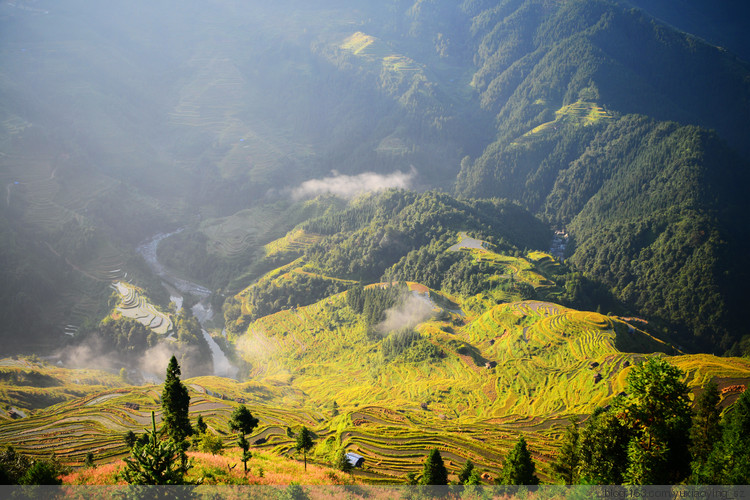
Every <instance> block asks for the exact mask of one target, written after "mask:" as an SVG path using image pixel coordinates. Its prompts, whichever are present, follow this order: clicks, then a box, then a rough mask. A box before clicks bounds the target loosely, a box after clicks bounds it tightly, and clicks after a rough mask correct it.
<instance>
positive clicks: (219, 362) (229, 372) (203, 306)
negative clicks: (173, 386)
mask: <svg viewBox="0 0 750 500" xmlns="http://www.w3.org/2000/svg"><path fill="white" fill-rule="evenodd" d="M180 231H182V230H181V229H180V230H178V231H174V232H171V233H160V234H157V235H156V236H154V237H153V238H151V239H150V240H148V241H147V242H145V243H143V244H142V245H140V246H139V247H138V253H139V254H141V256H142V257H143V258H144V259H145V261H146V263H147V264H148V266H149V267H150V268H151V270H152V271H153V272H154V273H155V274H156V275H157V276H159V277H160V278H161V279H162V281H164V284H165V286H166V288H167V290H169V293H170V296H171V299H172V301H173V302H174V303H175V304H177V307H178V308H181V307H182V303H183V296H184V295H192V296H193V297H196V298H198V303H197V304H195V305H194V306H193V307H192V308H191V310H192V311H193V315H194V316H195V317H196V319H197V320H198V321H199V322H200V324H201V326H203V325H204V324H205V323H206V322H207V321H210V320H211V319H212V318H213V317H214V311H213V308H212V307H211V304H210V302H209V300H208V298H209V297H210V296H211V290H209V289H208V288H206V287H203V286H201V285H198V284H196V283H192V282H190V281H187V280H185V279H182V278H179V277H177V276H175V275H174V274H173V273H172V272H171V271H170V270H169V269H168V268H167V267H166V266H164V265H163V264H162V263H161V262H159V259H158V257H157V255H156V249H157V248H158V247H159V243H160V242H161V241H162V240H163V239H165V238H168V237H170V236H172V235H173V234H177V233H179V232H180ZM202 331H203V338H205V339H206V342H207V343H208V347H209V348H210V349H211V356H212V358H213V365H214V375H216V376H218V377H229V378H235V377H236V376H237V367H235V366H234V365H232V363H231V362H230V361H229V359H228V358H227V356H226V354H224V352H223V351H222V350H221V348H220V347H219V344H217V343H216V341H214V339H213V338H212V337H211V335H209V333H208V332H207V331H206V329H205V328H202Z"/></svg>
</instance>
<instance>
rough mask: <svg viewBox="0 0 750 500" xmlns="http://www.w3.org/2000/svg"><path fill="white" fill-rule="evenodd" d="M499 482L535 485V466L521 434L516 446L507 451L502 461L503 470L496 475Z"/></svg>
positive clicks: (536, 480) (536, 479)
mask: <svg viewBox="0 0 750 500" xmlns="http://www.w3.org/2000/svg"><path fill="white" fill-rule="evenodd" d="M498 483H499V484H505V485H516V484H518V485H520V484H524V485H536V484H539V478H538V477H537V476H536V466H535V465H534V461H533V460H532V459H531V453H529V450H528V448H527V447H526V439H524V437H523V436H521V437H520V438H519V439H518V442H517V443H516V446H515V447H513V449H512V450H511V451H510V453H508V456H507V457H505V460H504V461H503V470H502V472H501V473H500V477H498Z"/></svg>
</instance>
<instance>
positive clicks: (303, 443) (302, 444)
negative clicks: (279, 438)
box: [296, 426, 313, 470]
mask: <svg viewBox="0 0 750 500" xmlns="http://www.w3.org/2000/svg"><path fill="white" fill-rule="evenodd" d="M312 447H313V440H312V435H311V434H310V431H309V430H307V427H305V426H302V429H301V430H300V431H299V433H298V434H297V444H296V448H297V451H302V453H303V455H304V457H305V470H307V452H308V451H310V448H312Z"/></svg>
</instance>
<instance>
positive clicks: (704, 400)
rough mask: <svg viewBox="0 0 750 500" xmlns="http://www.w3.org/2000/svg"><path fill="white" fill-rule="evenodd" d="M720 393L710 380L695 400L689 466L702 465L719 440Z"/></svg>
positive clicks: (693, 467) (699, 466)
mask: <svg viewBox="0 0 750 500" xmlns="http://www.w3.org/2000/svg"><path fill="white" fill-rule="evenodd" d="M719 403H721V394H719V387H718V386H717V385H716V383H715V382H713V381H711V382H709V383H708V384H706V386H705V387H704V388H703V392H702V393H701V394H700V396H698V398H697V399H696V401H695V416H694V417H693V425H692V427H691V428H690V444H691V446H690V452H691V454H692V456H693V462H692V464H691V468H692V469H693V470H697V469H700V468H702V467H703V465H704V464H705V463H706V461H707V460H708V457H709V455H711V452H712V451H713V449H714V445H716V444H717V443H718V442H719V441H721V408H720V407H719Z"/></svg>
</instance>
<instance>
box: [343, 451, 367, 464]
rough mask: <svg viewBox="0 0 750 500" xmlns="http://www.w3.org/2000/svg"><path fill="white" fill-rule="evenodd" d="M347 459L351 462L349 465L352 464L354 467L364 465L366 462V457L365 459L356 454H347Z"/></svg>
mask: <svg viewBox="0 0 750 500" xmlns="http://www.w3.org/2000/svg"><path fill="white" fill-rule="evenodd" d="M346 459H347V460H349V463H350V464H352V465H353V466H354V467H357V466H359V465H362V463H363V462H364V461H365V457H363V456H362V455H357V454H356V453H352V452H349V453H347V454H346Z"/></svg>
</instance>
